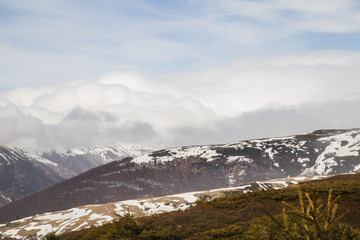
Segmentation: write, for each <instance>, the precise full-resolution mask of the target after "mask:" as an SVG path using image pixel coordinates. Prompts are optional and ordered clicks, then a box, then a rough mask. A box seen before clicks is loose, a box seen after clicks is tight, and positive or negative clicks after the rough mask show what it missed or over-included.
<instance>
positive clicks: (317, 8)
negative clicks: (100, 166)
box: [0, 0, 360, 147]
mask: <svg viewBox="0 0 360 240" xmlns="http://www.w3.org/2000/svg"><path fill="white" fill-rule="evenodd" d="M359 40H360V2H359V1H357V0H341V1H339V0H302V1H298V0H256V1H254V0H253V1H250V0H178V1H175V0H167V1H161V0H159V1H150V0H131V1H130V0H117V1H115V0H104V1H94V0H93V1H92V0H79V1H70V0H38V1H27V0H16V1H13V0H0V53H1V54H0V124H3V126H7V128H8V129H10V130H9V131H8V132H6V133H0V144H1V143H2V144H19V143H20V142H21V143H22V144H24V143H29V142H31V143H33V142H35V143H36V144H44V143H54V144H57V143H60V142H62V140H61V139H63V138H64V137H63V136H64V133H66V132H69V134H72V135H73V136H74V142H73V143H72V144H70V145H71V146H80V145H82V144H85V142H86V144H87V145H89V144H91V143H94V144H95V143H98V141H97V139H94V138H91V137H90V135H92V136H100V137H98V139H102V140H101V142H106V140H107V139H115V140H119V139H117V138H118V137H116V136H113V133H114V132H117V133H118V134H117V136H119V135H122V136H123V137H122V138H121V141H125V142H127V141H130V142H133V143H134V142H135V143H137V142H139V139H142V140H144V139H145V140H148V141H147V142H152V143H153V142H164V144H165V145H179V144H197V143H213V142H228V141H235V140H237V139H245V138H255V137H267V136H278V135H285V134H291V133H296V132H302V131H309V130H314V129H317V128H348V127H359V126H358V125H357V124H358V115H360V112H359V111H358V110H357V109H360V90H358V89H360V81H359V80H358V76H359V74H360V72H359V71H360V44H359ZM346 106H351V107H346ZM357 107H358V108H357ZM74 111H75V113H79V114H80V115H79V114H75V116H94V115H96V116H97V118H93V117H92V118H91V119H92V120H89V121H90V122H88V124H89V125H86V124H85V125H84V126H82V127H84V128H85V127H86V126H88V129H82V128H81V129H80V130H79V133H75V132H74V126H78V125H79V124H80V122H81V121H84V118H82V117H80V118H79V119H77V120H76V121H75V120H74V119H73V118H71V119H72V121H70V122H69V121H68V120H69V119H70V118H69V117H68V116H69V114H70V115H71V116H73V115H74ZM104 112H105V113H106V114H107V113H111V114H113V115H114V116H113V117H112V118H104V116H105V115H106V114H105V113H104ZM358 112H359V113H358ZM85 113H86V114H85ZM320 113H321V114H320ZM104 114H105V115H104ZM309 114H310V115H311V116H309ZM106 116H107V115H106ZM189 116H192V117H189ZM257 116H258V117H257ZM340 116H341V117H340ZM359 117H360V116H359ZM94 119H96V120H97V121H94ZM106 119H113V120H114V119H116V120H114V121H112V122H111V121H110V122H107V120H106ZM174 119H176V120H174ZM254 119H255V120H254ZM261 119H263V120H262V121H260V120H261ZM266 119H269V121H267V120H266ZM276 121H278V122H279V124H274V122H276ZM205 126H206V127H205ZM137 127H139V129H143V130H144V131H143V132H144V133H146V136H144V135H142V134H141V131H140V133H139V131H138V128H137ZM34 129H37V130H36V131H35V130H34ZM84 132H89V134H84ZM81 134H83V136H82V135H81ZM75 135H76V136H77V137H75ZM133 136H137V137H133ZM89 139H90V140H89ZM129 139H130V140H129ZM89 141H90V143H89ZM145 142H146V141H145ZM64 144H65V145H66V144H68V142H67V141H64ZM60 145H61V144H60ZM70 145H69V146H67V147H70Z"/></svg>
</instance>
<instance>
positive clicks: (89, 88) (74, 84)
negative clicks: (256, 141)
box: [0, 51, 360, 147]
mask: <svg viewBox="0 0 360 240" xmlns="http://www.w3.org/2000/svg"><path fill="white" fill-rule="evenodd" d="M359 75H360V53H358V52H342V51H324V52H308V53H306V54H301V55H286V56H278V57H268V58H244V59H241V60H238V61H235V62H233V63H232V64H229V65H227V66H213V67H211V68H204V69H201V70H197V71H189V72H186V73H181V74H180V73H179V74H173V75H171V76H167V77H164V78H163V79H148V78H145V77H143V76H141V75H139V74H138V73H136V72H131V71H125V72H119V71H115V72H110V73H107V74H105V75H104V76H103V77H100V78H98V79H95V80H74V81H69V82H65V83H57V84H51V85H43V86H40V87H36V88H19V89H15V90H11V91H8V92H3V93H0V123H1V126H2V128H3V129H4V130H3V131H2V132H1V133H0V144H5V145H37V146H41V147H53V146H56V145H59V146H62V147H78V146H85V145H94V144H105V143H108V142H109V141H112V140H117V141H120V142H124V143H137V144H146V145H156V144H157V143H158V142H159V141H162V142H163V143H164V144H165V145H178V144H200V143H219V142H229V141H235V140H239V139H244V138H254V137H266V136H276V135H283V134H285V135H286V134H292V133H296V132H302V131H308V130H313V129H316V128H343V127H357V124H358V117H357V116H358V115H359V111H358V109H359V107H360V91H359V89H360V82H359V81H358V76H359Z"/></svg>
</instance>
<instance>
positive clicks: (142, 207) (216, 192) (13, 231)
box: [0, 176, 323, 239]
mask: <svg viewBox="0 0 360 240" xmlns="http://www.w3.org/2000/svg"><path fill="white" fill-rule="evenodd" d="M319 178H320V177H318V176H316V177H296V178H286V179H275V180H269V181H263V182H261V181H256V182H251V183H246V184H242V185H239V186H236V187H228V188H221V189H213V190H208V191H200V192H188V193H180V194H174V195H168V196H161V197H156V198H145V199H133V200H126V201H120V202H110V203H105V204H96V205H85V206H79V207H75V208H71V209H67V210H63V211H58V212H48V213H43V214H38V215H35V216H31V217H27V218H22V219H18V220H15V221H12V222H10V223H7V224H0V238H1V237H8V238H10V237H11V238H13V239H45V236H46V235H47V234H49V233H56V234H62V233H64V232H68V231H77V230H80V229H84V228H89V227H91V226H100V225H103V224H105V223H108V222H111V221H113V220H115V219H116V218H117V216H116V215H115V214H118V215H121V216H123V215H125V214H127V213H130V214H132V215H133V216H135V217H141V216H149V215H152V214H158V213H164V212H171V211H176V210H185V209H187V208H189V207H190V206H193V205H195V204H196V201H198V200H213V199H215V198H218V197H223V196H226V195H229V194H235V193H246V192H251V191H254V190H259V189H263V190H267V189H280V188H284V187H287V186H289V185H294V184H298V183H299V182H303V181H310V180H316V179H319ZM321 178H323V177H321Z"/></svg>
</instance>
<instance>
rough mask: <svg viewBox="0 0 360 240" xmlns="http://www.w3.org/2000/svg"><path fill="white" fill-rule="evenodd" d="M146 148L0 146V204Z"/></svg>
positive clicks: (118, 145)
mask: <svg viewBox="0 0 360 240" xmlns="http://www.w3.org/2000/svg"><path fill="white" fill-rule="evenodd" d="M147 151H148V150H145V149H143V148H140V147H137V146H130V145H129V146H124V145H120V144H113V145H111V146H106V147H92V148H80V149H68V150H63V151H59V150H57V151H55V150H51V151H39V150H36V149H21V148H18V147H13V148H11V147H6V146H0V206H2V205H5V204H7V203H9V202H12V201H14V200H18V199H20V198H23V197H24V196H26V195H29V194H31V193H34V192H36V191H39V190H41V189H44V188H46V187H49V186H51V185H54V184H55V183H58V182H61V181H63V180H65V179H68V178H71V177H74V176H76V175H78V174H80V173H82V172H85V171H86V170H88V169H90V168H94V167H97V166H100V165H103V164H106V163H109V162H111V161H114V160H120V159H122V158H125V157H136V156H139V155H142V154H145V153H146V152H147Z"/></svg>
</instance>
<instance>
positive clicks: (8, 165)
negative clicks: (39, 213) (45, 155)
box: [0, 146, 64, 206]
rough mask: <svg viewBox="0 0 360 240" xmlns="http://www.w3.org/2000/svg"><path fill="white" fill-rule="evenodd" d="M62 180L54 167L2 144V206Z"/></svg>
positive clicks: (0, 166)
mask: <svg viewBox="0 0 360 240" xmlns="http://www.w3.org/2000/svg"><path fill="white" fill-rule="evenodd" d="M62 180H64V178H62V177H61V176H60V175H59V174H57V173H56V172H55V171H54V170H53V168H52V167H50V166H48V165H46V164H43V163H41V162H37V161H31V160H30V159H29V158H28V157H27V156H25V155H23V154H22V153H21V151H15V150H14V149H11V148H7V147H2V146H0V206H1V205H4V204H6V203H9V202H11V201H13V200H17V199H21V198H23V197H24V196H26V195H28V194H30V193H33V192H35V191H38V190H41V189H44V188H46V187H49V186H51V185H53V184H55V183H57V182H60V181H62Z"/></svg>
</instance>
